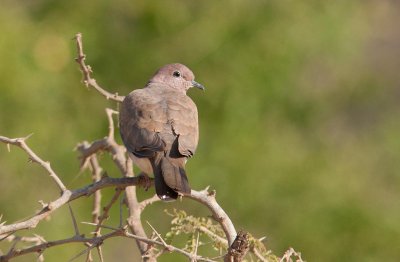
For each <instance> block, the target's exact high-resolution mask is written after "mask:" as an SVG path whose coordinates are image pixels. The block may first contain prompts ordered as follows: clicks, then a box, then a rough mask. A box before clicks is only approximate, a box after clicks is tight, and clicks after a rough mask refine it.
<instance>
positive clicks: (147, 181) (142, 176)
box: [138, 172, 152, 191]
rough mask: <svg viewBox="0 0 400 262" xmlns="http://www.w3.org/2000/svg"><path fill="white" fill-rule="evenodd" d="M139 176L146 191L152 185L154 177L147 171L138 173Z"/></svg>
mask: <svg viewBox="0 0 400 262" xmlns="http://www.w3.org/2000/svg"><path fill="white" fill-rule="evenodd" d="M138 178H139V182H140V185H141V186H142V187H143V188H144V190H145V191H147V190H149V188H150V187H151V180H152V179H151V178H150V177H149V176H148V175H147V174H146V173H143V172H141V173H140V174H139V175H138Z"/></svg>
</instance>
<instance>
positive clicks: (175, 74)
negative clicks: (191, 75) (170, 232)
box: [172, 71, 181, 77]
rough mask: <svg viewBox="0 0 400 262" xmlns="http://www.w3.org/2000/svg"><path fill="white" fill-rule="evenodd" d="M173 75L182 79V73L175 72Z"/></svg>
mask: <svg viewBox="0 0 400 262" xmlns="http://www.w3.org/2000/svg"><path fill="white" fill-rule="evenodd" d="M172 75H173V76H174V77H180V76H181V72H179V71H175V72H174V73H173V74H172Z"/></svg>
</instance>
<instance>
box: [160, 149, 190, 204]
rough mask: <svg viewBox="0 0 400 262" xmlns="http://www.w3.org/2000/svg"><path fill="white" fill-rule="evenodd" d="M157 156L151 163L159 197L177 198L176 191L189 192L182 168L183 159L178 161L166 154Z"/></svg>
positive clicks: (165, 198) (162, 198)
mask: <svg viewBox="0 0 400 262" xmlns="http://www.w3.org/2000/svg"><path fill="white" fill-rule="evenodd" d="M157 158H158V159H156V161H154V164H153V171H154V179H155V187H156V193H157V195H158V196H159V197H160V199H161V200H164V201H172V200H175V199H177V198H178V193H181V194H190V191H191V189H190V186H189V182H188V179H187V176H186V172H185V168H184V159H182V160H181V161H179V160H177V159H171V158H169V157H166V156H158V157H157ZM180 162H181V163H180Z"/></svg>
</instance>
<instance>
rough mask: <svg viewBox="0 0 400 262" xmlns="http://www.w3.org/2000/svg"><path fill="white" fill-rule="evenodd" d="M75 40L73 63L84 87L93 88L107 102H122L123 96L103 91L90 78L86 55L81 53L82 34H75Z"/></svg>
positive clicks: (90, 71)
mask: <svg viewBox="0 0 400 262" xmlns="http://www.w3.org/2000/svg"><path fill="white" fill-rule="evenodd" d="M75 40H76V47H77V51H78V57H77V58H75V61H76V62H77V63H78V64H79V67H80V69H81V71H82V75H83V83H84V84H85V85H86V87H89V86H91V87H93V88H94V89H96V90H97V91H98V92H99V93H100V94H102V95H103V96H105V98H106V99H107V100H108V99H111V100H114V101H117V102H122V101H123V99H124V97H123V96H119V95H118V93H115V94H111V93H110V92H108V91H106V90H104V89H103V88H102V87H100V86H99V85H98V84H97V82H96V79H94V78H92V77H91V74H92V73H93V71H92V69H91V68H90V66H88V65H86V63H85V59H86V55H85V54H84V53H83V46H82V34H81V33H77V34H76V35H75Z"/></svg>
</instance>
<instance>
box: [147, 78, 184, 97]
mask: <svg viewBox="0 0 400 262" xmlns="http://www.w3.org/2000/svg"><path fill="white" fill-rule="evenodd" d="M145 87H146V88H152V89H160V90H165V91H172V92H177V93H181V94H184V95H186V91H187V90H185V89H180V88H177V87H175V86H173V85H169V84H167V83H165V82H158V81H149V82H148V83H147V84H146V86H145Z"/></svg>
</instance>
